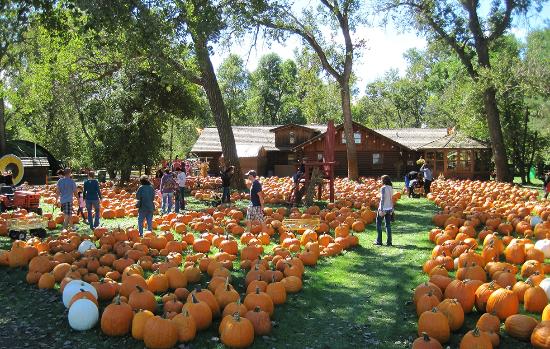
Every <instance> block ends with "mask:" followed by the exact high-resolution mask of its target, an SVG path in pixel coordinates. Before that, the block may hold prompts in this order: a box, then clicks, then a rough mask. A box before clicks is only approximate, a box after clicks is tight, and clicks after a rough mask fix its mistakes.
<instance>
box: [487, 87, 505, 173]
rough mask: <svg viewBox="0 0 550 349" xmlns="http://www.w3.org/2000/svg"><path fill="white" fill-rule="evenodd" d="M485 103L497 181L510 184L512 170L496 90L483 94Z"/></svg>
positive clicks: (488, 89)
mask: <svg viewBox="0 0 550 349" xmlns="http://www.w3.org/2000/svg"><path fill="white" fill-rule="evenodd" d="M483 103H484V106H485V114H486V116H487V124H488V126H489V136H490V137H491V148H492V151H493V158H494V160H495V170H496V177H497V178H496V179H497V181H501V182H510V181H511V180H512V178H511V176H510V170H509V168H508V156H507V154H506V147H505V146H504V139H503V136H502V126H501V124H500V117H499V113H498V108H497V101H496V91H495V89H494V88H492V87H490V88H487V89H486V90H485V91H484V93H483Z"/></svg>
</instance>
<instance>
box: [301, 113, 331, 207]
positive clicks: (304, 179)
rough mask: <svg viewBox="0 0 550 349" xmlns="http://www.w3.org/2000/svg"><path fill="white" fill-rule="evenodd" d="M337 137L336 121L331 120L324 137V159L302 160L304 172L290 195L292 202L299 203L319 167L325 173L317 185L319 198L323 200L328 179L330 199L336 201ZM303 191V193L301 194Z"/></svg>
mask: <svg viewBox="0 0 550 349" xmlns="http://www.w3.org/2000/svg"><path fill="white" fill-rule="evenodd" d="M335 137H336V130H335V127H334V122H333V121H329V122H328V127H327V132H326V136H325V139H324V143H325V144H324V154H323V161H309V160H308V159H305V158H304V159H303V160H302V165H303V170H304V172H303V174H302V176H301V177H300V178H299V179H298V180H297V182H296V183H295V185H294V188H293V190H292V193H291V195H290V202H291V203H294V204H299V203H300V201H301V199H302V194H303V193H304V192H305V190H306V189H307V187H308V186H309V184H310V181H311V176H312V173H313V170H314V169H315V168H318V169H319V170H320V173H321V174H322V175H323V181H321V182H320V183H319V184H318V185H317V199H318V200H321V198H322V195H323V187H324V184H325V182H326V181H328V184H329V201H330V202H334V165H336V161H335V159H334V142H335ZM300 193H301V194H300Z"/></svg>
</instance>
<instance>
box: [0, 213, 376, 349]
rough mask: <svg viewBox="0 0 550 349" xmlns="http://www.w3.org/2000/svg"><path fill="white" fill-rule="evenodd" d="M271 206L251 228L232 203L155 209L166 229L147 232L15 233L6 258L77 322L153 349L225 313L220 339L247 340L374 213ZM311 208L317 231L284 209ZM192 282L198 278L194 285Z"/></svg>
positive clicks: (188, 336)
mask: <svg viewBox="0 0 550 349" xmlns="http://www.w3.org/2000/svg"><path fill="white" fill-rule="evenodd" d="M264 213H265V216H266V225H265V226H262V225H260V224H259V223H258V222H252V225H251V230H250V231H249V232H245V229H244V227H243V223H244V213H243V211H241V210H238V209H236V208H231V207H228V208H223V207H220V208H209V209H206V210H205V211H202V212H193V211H190V212H186V213H185V214H175V213H171V214H168V215H164V216H159V217H156V218H155V221H154V228H156V229H158V230H157V231H156V232H151V231H147V232H146V233H145V234H144V236H143V237H140V236H139V233H138V230H137V229H136V228H134V227H129V228H117V229H112V230H109V229H107V228H105V227H98V228H96V229H95V230H94V232H93V234H92V235H80V234H78V233H76V232H70V231H62V232H61V234H60V235H58V236H56V237H48V238H46V239H44V240H40V239H37V238H32V239H29V240H28V241H25V242H24V241H15V242H14V243H13V244H12V248H11V250H10V251H0V266H10V267H27V268H28V273H27V277H26V279H27V282H28V283H30V284H36V285H37V286H38V287H39V288H43V289H54V288H56V287H57V285H58V286H59V290H60V291H61V292H62V295H63V296H62V298H63V303H64V304H65V306H66V307H67V308H68V309H69V310H68V321H69V324H70V326H71V327H72V328H74V329H76V330H87V329H90V328H93V327H94V326H95V325H96V323H97V322H100V326H101V330H102V332H103V333H105V334H106V335H110V336H120V335H125V334H129V333H131V335H132V336H133V337H134V338H136V339H139V340H143V341H144V342H145V345H146V346H147V347H149V348H170V347H172V346H173V345H175V343H176V342H178V341H179V342H187V341H191V340H193V338H195V335H196V332H197V331H201V330H203V329H206V328H208V327H210V326H211V324H212V319H216V318H221V319H222V321H221V324H220V327H219V331H220V339H221V341H222V342H223V343H224V344H226V345H228V346H230V347H246V346H248V345H250V344H251V343H252V341H253V340H254V335H265V334H268V333H269V332H270V330H271V320H270V317H271V316H272V315H273V311H274V308H275V306H276V305H280V304H283V303H285V302H286V297H287V294H290V293H296V292H299V291H300V290H301V289H302V286H303V284H302V277H303V274H304V271H305V267H306V266H312V265H315V264H316V263H317V262H318V260H319V258H322V257H328V256H334V255H337V254H340V253H341V252H342V251H343V250H345V249H348V248H351V247H353V246H355V245H357V244H358V243H359V241H358V237H357V235H355V234H354V233H356V232H361V231H363V230H364V229H365V225H366V224H369V223H372V221H373V220H374V217H375V214H374V212H373V211H371V210H370V208H368V207H364V208H363V209H362V210H359V211H354V210H352V209H350V208H348V207H337V205H336V204H333V205H330V206H329V207H327V208H326V209H324V210H321V209H320V208H319V207H316V206H313V207H309V208H307V209H306V210H305V212H300V211H299V210H298V209H292V210H287V209H286V208H278V209H273V208H265V210H264ZM313 216H319V217H320V219H321V224H320V225H319V227H317V229H314V230H313V229H303V230H299V231H297V232H290V231H288V230H287V229H286V228H285V227H284V226H283V224H282V221H283V220H284V218H285V217H292V218H311V217H313ZM151 228H153V227H151ZM332 231H334V235H333V234H332V233H331V232H332ZM276 238H278V241H277V240H275V241H276V242H278V243H279V244H277V245H275V246H274V247H273V248H272V250H271V251H272V252H271V253H269V254H266V253H265V251H264V247H265V246H266V245H269V244H272V243H273V242H274V239H276ZM216 251H217V252H216ZM235 267H238V268H241V269H243V270H245V271H246V277H245V280H244V281H245V282H244V284H245V287H246V290H245V292H244V298H243V297H242V295H241V294H240V293H239V292H238V291H237V290H236V289H235V287H234V286H233V285H232V284H231V281H232V280H231V278H232V275H231V270H232V269H234V268H235ZM206 275H207V276H208V278H209V282H208V287H207V288H204V289H203V288H201V287H199V283H200V282H201V280H203V276H206ZM190 284H194V285H195V286H196V288H195V289H194V290H193V291H192V292H189V290H188V289H187V287H188V285H190ZM155 296H160V297H161V299H162V304H157V301H156V299H155ZM105 302H107V303H109V302H110V303H109V304H108V305H107V306H106V307H105V309H104V310H103V311H101V308H102V307H101V306H100V305H101V304H105Z"/></svg>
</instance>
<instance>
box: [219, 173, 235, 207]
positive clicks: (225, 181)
mask: <svg viewBox="0 0 550 349" xmlns="http://www.w3.org/2000/svg"><path fill="white" fill-rule="evenodd" d="M234 172H235V166H229V167H228V168H226V169H225V171H223V172H222V173H221V177H222V189H223V192H222V204H229V203H231V188H230V186H231V178H232V177H233V173H234Z"/></svg>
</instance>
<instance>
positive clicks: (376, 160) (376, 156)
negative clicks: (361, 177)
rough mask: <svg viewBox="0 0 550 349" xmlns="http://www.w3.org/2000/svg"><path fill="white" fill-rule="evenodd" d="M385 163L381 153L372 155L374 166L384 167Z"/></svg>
mask: <svg viewBox="0 0 550 349" xmlns="http://www.w3.org/2000/svg"><path fill="white" fill-rule="evenodd" d="M383 163H384V161H383V158H382V154H380V153H373V154H372V164H373V165H382V164H383Z"/></svg>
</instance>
